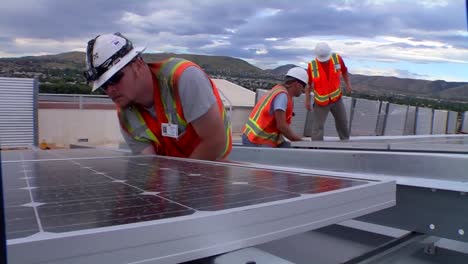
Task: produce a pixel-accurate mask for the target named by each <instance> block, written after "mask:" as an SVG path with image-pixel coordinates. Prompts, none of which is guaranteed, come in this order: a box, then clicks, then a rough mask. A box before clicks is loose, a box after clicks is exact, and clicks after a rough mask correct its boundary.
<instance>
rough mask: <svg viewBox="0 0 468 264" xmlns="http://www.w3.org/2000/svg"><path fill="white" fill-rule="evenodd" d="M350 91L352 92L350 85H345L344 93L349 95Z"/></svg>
mask: <svg viewBox="0 0 468 264" xmlns="http://www.w3.org/2000/svg"><path fill="white" fill-rule="evenodd" d="M352 91H353V88H352V87H351V84H349V85H347V86H346V92H347V93H348V95H350V94H351V92H352Z"/></svg>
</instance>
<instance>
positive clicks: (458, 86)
mask: <svg viewBox="0 0 468 264" xmlns="http://www.w3.org/2000/svg"><path fill="white" fill-rule="evenodd" d="M143 57H144V59H145V60H146V61H157V60H162V59H165V58H169V57H180V58H184V59H188V60H191V61H193V62H195V63H197V64H198V65H200V66H201V67H202V68H203V69H204V70H205V71H206V72H207V73H208V74H210V75H211V76H212V77H214V78H223V79H227V80H229V81H232V82H234V83H236V84H239V85H241V86H244V87H246V88H249V89H251V90H255V89H257V88H263V89H269V88H271V87H272V86H273V85H274V84H275V83H277V82H279V81H281V80H282V78H283V76H284V74H285V73H286V72H287V71H288V70H289V69H290V68H292V67H295V65H292V64H288V65H283V66H280V67H278V68H275V69H268V70H262V69H260V68H258V67H255V66H254V65H251V64H250V63H248V62H246V61H244V60H241V59H238V58H232V57H227V56H208V55H194V54H174V53H157V54H144V55H143ZM84 67H85V54H84V53H83V52H67V53H61V54H56V55H45V56H27V57H21V58H0V76H3V77H36V78H38V79H39V81H40V82H41V91H45V90H44V89H45V88H48V89H49V88H50V87H51V86H54V85H55V86H54V87H55V88H54V89H52V90H50V89H49V90H47V92H66V93H76V92H86V91H87V90H88V88H87V86H86V85H85V80H84V78H83V77H82V71H83V69H84ZM350 78H351V83H352V85H353V89H354V91H355V92H356V94H362V95H368V96H373V97H376V98H381V97H397V98H401V97H411V98H425V99H437V100H454V101H458V102H460V101H463V102H466V101H468V83H462V82H446V81H441V80H438V81H427V80H417V79H403V78H396V77H384V76H365V75H357V74H356V75H351V77H350ZM73 85H75V88H73ZM63 86H67V87H70V88H67V89H65V90H64V89H62V88H63Z"/></svg>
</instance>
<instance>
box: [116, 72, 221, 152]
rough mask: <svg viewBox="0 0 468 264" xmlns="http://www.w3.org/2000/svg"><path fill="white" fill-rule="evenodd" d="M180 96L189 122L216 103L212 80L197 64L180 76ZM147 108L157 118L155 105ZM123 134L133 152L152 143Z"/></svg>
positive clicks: (123, 132)
mask: <svg viewBox="0 0 468 264" xmlns="http://www.w3.org/2000/svg"><path fill="white" fill-rule="evenodd" d="M179 96H180V101H181V104H182V108H183V111H184V116H185V119H186V121H187V123H191V122H193V121H194V120H197V119H198V118H199V117H201V116H203V115H204V114H205V113H206V112H208V110H209V109H210V107H211V106H212V105H213V104H214V103H216V98H215V96H214V94H213V90H212V88H211V83H210V80H209V79H208V77H207V76H206V74H205V73H204V72H203V71H202V70H200V69H199V68H198V67H195V66H190V67H188V68H187V69H185V70H184V72H183V73H182V75H181V76H180V79H179ZM147 110H148V111H149V112H150V114H151V115H152V116H153V117H155V118H157V116H156V113H155V111H154V107H151V108H147ZM122 135H123V137H124V139H125V142H127V145H128V146H129V147H130V149H131V150H132V152H133V153H141V152H142V151H143V150H144V149H145V148H147V147H148V146H150V145H151V144H150V143H146V142H141V141H137V140H135V139H133V138H132V137H130V136H129V135H128V134H127V133H126V132H125V131H122Z"/></svg>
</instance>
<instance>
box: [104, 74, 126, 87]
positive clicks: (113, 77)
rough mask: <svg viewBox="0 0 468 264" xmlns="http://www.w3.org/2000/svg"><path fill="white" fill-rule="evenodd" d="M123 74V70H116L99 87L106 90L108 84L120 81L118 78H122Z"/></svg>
mask: <svg viewBox="0 0 468 264" xmlns="http://www.w3.org/2000/svg"><path fill="white" fill-rule="evenodd" d="M123 76H124V73H123V71H121V70H120V71H118V72H116V73H115V74H114V75H112V77H110V78H109V80H107V82H105V83H104V84H103V85H102V86H101V89H103V90H104V91H106V90H107V88H108V87H109V85H116V84H118V83H119V82H120V80H122V78H123Z"/></svg>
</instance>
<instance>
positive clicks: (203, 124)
mask: <svg viewBox="0 0 468 264" xmlns="http://www.w3.org/2000/svg"><path fill="white" fill-rule="evenodd" d="M191 124H192V126H193V128H194V129H195V131H196V132H197V134H198V137H199V138H200V144H199V145H198V146H197V147H196V148H195V149H194V150H193V152H192V154H191V155H190V157H189V158H191V159H204V160H216V159H217V158H218V157H219V156H220V154H221V153H222V152H223V150H224V147H225V146H226V140H227V138H226V135H225V131H224V123H223V120H222V118H221V113H220V112H219V108H218V105H217V104H213V105H212V106H211V107H210V109H209V110H208V112H207V113H206V114H204V115H202V116H201V117H200V118H198V119H197V120H195V121H193V122H192V123H191Z"/></svg>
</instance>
